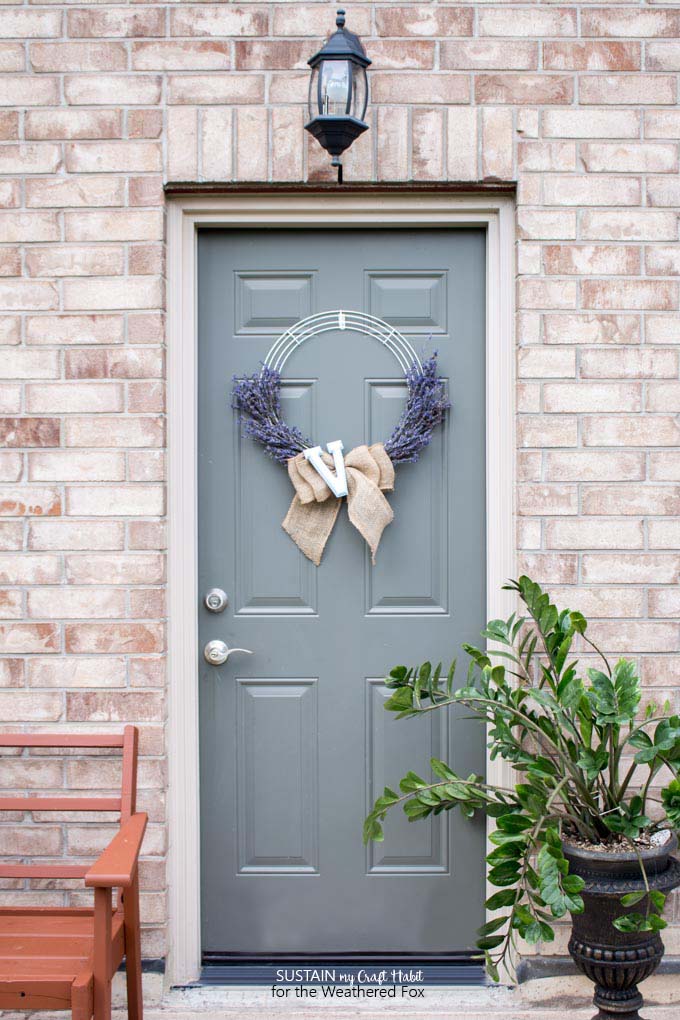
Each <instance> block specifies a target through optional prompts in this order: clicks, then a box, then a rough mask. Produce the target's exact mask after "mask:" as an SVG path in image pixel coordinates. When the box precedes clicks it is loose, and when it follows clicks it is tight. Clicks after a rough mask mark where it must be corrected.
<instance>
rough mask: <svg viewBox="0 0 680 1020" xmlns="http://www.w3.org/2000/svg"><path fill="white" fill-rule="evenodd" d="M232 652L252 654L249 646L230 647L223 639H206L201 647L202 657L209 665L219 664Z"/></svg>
mask: <svg viewBox="0 0 680 1020" xmlns="http://www.w3.org/2000/svg"><path fill="white" fill-rule="evenodd" d="M234 652H243V654H244V655H252V654H253V653H252V652H251V651H250V649H249V648H230V647H229V645H227V644H225V643H224V641H208V643H207V645H206V646H205V648H204V649H203V657H204V659H205V661H206V662H209V663H210V665H211V666H221V665H222V664H223V663H225V662H226V661H227V659H228V658H229V656H230V655H233V654H234Z"/></svg>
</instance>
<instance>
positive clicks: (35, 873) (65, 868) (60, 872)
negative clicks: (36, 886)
mask: <svg viewBox="0 0 680 1020" xmlns="http://www.w3.org/2000/svg"><path fill="white" fill-rule="evenodd" d="M89 870H90V869H89V868H88V867H87V866H83V865H80V864H0V878H85V875H86V874H87V873H88V871H89Z"/></svg>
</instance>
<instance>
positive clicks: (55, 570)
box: [0, 0, 680, 956]
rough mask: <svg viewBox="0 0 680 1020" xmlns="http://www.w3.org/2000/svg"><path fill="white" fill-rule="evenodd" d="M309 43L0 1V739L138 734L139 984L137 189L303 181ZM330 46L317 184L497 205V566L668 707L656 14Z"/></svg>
mask: <svg viewBox="0 0 680 1020" xmlns="http://www.w3.org/2000/svg"><path fill="white" fill-rule="evenodd" d="M333 15H334V8H333V7H331V6H330V5H328V4H325V3H311V4H296V3H288V2H281V3H271V4H260V3H242V4H232V3H222V4H210V3H196V4H192V3H184V2H178V3H168V4H165V3H158V4H154V3H144V2H143V0H142V2H140V3H130V4H127V5H124V4H113V5H109V4H107V3H99V2H96V3H95V2H93V3H91V4H89V5H88V4H86V3H81V4H78V3H73V4H70V3H67V2H64V3H61V2H60V0H56V2H50V0H45V2H44V3H43V4H41V3H39V2H38V3H30V4H19V3H17V4H14V3H12V2H11V0H10V2H6V0H2V2H1V4H0V104H2V107H1V112H0V175H1V176H0V242H1V243H0V309H1V310H2V313H3V314H2V318H1V319H0V343H2V344H3V345H4V346H3V347H2V351H1V355H0V375H1V376H2V381H0V442H1V443H2V447H3V449H2V451H1V452H0V483H1V484H0V515H2V516H1V518H0V549H1V550H2V551H1V552H0V584H1V586H2V588H1V590H0V612H1V615H2V617H4V618H5V620H4V622H3V624H2V625H1V626H0V653H1V654H2V658H1V659H0V718H1V719H2V720H3V721H4V722H9V723H10V724H11V725H17V726H21V725H23V724H24V723H30V724H31V725H32V726H36V725H43V724H44V725H47V726H53V725H54V724H56V723H59V724H62V725H64V726H77V725H90V726H97V727H99V726H105V725H108V724H111V725H112V726H116V727H119V725H120V723H121V722H123V721H135V722H139V723H140V724H142V725H143V741H142V743H143V747H142V750H143V753H144V755H145V761H144V764H143V767H142V772H141V784H142V787H143V793H142V799H143V802H144V804H145V806H146V807H147V808H149V809H150V810H151V811H152V812H153V823H152V826H151V830H150V832H151V834H150V837H149V841H148V843H147V852H146V861H145V866H144V873H143V879H144V904H143V914H144V916H145V917H146V919H147V931H146V933H145V951H146V953H147V955H151V956H158V955H161V954H162V953H163V951H164V929H163V920H164V894H163V889H164V879H163V867H162V859H163V853H164V849H165V833H164V828H163V789H164V769H163V724H164V717H165V704H164V695H163V684H164V669H163V653H164V648H165V646H164V627H163V618H164V611H165V610H164V590H163V580H164V562H163V548H164V529H163V520H162V519H163V512H164V488H163V480H164V457H163V446H164V427H163V426H164V422H163V408H164V404H163V398H164V394H163V341H164V326H163V310H162V309H163V273H164V244H163V238H164V214H163V187H162V186H163V181H164V178H165V179H169V180H174V181H180V180H181V181H270V180H273V181H300V180H318V179H331V171H330V167H329V165H328V159H327V157H326V155H325V154H324V153H323V152H322V151H321V150H320V149H319V147H318V146H317V145H316V143H315V142H313V141H311V139H309V138H307V136H303V132H302V124H303V116H304V114H303V103H304V98H305V95H306V87H307V70H306V65H305V61H306V59H307V57H308V56H309V55H310V54H311V53H313V52H314V51H315V49H316V47H317V44H318V43H319V41H320V40H321V39H322V38H323V37H324V36H325V35H326V34H327V32H328V31H329V29H330V28H332V26H333ZM348 26H349V27H350V28H352V29H354V30H355V31H357V32H359V33H360V34H361V35H362V37H363V38H364V40H365V42H366V44H367V48H368V51H369V53H370V56H371V57H372V58H373V61H374V63H373V68H372V73H371V84H372V98H373V102H372V106H371V114H370V116H371V120H372V130H371V131H370V132H368V133H367V134H365V135H363V136H362V138H361V139H360V140H359V141H358V142H357V143H356V144H355V145H354V147H353V148H352V149H351V150H350V152H349V154H348V157H347V159H346V163H345V173H346V179H347V180H350V181H351V180H363V179H368V180H378V181H404V180H416V181H438V180H454V181H471V182H474V181H481V180H485V179H486V180H494V181H497V180H516V181H517V236H518V243H517V265H518V282H517V301H518V317H517V342H518V377H519V381H518V390H517V405H518V413H519V424H518V439H519V451H518V477H519V487H518V544H519V548H520V549H521V550H522V566H523V567H524V568H525V569H527V570H529V571H530V572H531V573H532V574H533V575H534V576H535V577H536V578H537V579H539V580H542V581H544V582H546V583H549V584H550V585H551V586H553V588H554V590H555V591H556V594H558V596H559V597H560V598H564V599H567V600H568V601H569V603H570V604H572V605H575V606H578V607H579V608H581V609H583V610H584V611H585V612H586V613H589V614H591V615H592V616H593V617H595V618H597V622H596V623H595V625H594V630H595V632H596V633H597V636H598V637H599V641H600V643H601V644H602V645H604V646H605V647H606V648H607V649H608V650H609V651H611V652H613V653H618V652H623V653H626V654H630V655H633V656H635V657H637V658H638V659H639V660H640V663H641V669H642V673H643V676H644V678H645V680H646V682H647V683H648V685H649V686H650V688H652V689H653V691H654V694H655V695H657V696H662V695H663V694H665V693H668V694H669V696H670V697H671V699H672V700H674V701H676V702H677V693H676V685H677V681H678V678H679V675H680V657H678V655H677V654H676V653H677V649H678V625H679V624H678V621H679V618H680V596H679V595H678V588H677V580H678V574H679V572H680V554H678V551H677V547H678V545H680V523H679V522H678V520H677V514H678V510H679V509H680V452H678V439H679V437H680V427H679V425H678V417H677V412H678V400H679V396H680V382H679V380H678V341H679V340H680V317H679V316H680V313H679V308H678V300H679V294H678V286H679V284H678V280H679V278H680V248H678V246H677V243H676V242H677V237H678V221H677V207H678V206H679V205H680V184H679V183H678V140H677V139H678V136H679V134H680V110H678V108H677V99H678V92H677V90H678V71H680V42H679V41H678V37H680V6H678V7H674V6H673V5H672V3H666V2H664V0H659V2H655V0H649V2H648V3H647V2H644V0H641V2H629V3H607V4H600V5H597V4H593V5H591V4H586V3H578V2H571V3H570V2H564V3H553V2H533V3H530V2H525V3H515V2H514V0H505V2H503V0H496V2H493V0H488V2H487V0H479V2H477V3H468V4H465V3H461V4H438V3H430V2H428V3H413V4H410V5H406V6H395V5H392V4H388V3H380V2H378V3H375V4H370V5H369V4H360V3H359V4H356V5H355V6H352V7H350V8H349V10H348ZM98 775H99V777H97V774H94V779H95V781H98V782H99V783H100V785H102V786H106V784H107V783H108V782H109V781H110V777H109V776H108V773H107V772H106V771H103V772H101V773H100V774H98ZM88 776H89V777H90V778H92V777H93V773H92V772H90V773H88ZM3 837H4V839H5V840H8V839H9V838H10V837H9V836H8V835H7V832H6V831H5V833H3ZM5 846H7V843H5ZM61 847H62V844H61V843H60V844H59V847H57V846H56V844H55V845H54V846H52V844H50V846H49V847H48V848H46V851H45V852H46V853H47V854H51V853H55V852H60V848H61ZM83 847H84V844H83V842H82V840H81V841H80V842H78V841H77V840H76V843H75V846H73V847H71V849H73V850H75V852H85V851H84V849H83ZM9 848H10V849H11V847H9ZM6 884H9V885H11V883H6ZM17 884H18V883H17ZM39 893H40V896H42V897H43V899H44V900H45V901H46V902H51V901H53V900H54V898H55V897H56V896H57V895H58V894H57V893H55V892H54V891H53V890H51V889H49V888H44V889H41V890H40V891H39ZM13 895H14V894H13ZM16 895H20V891H17V893H16ZM3 896H4V894H3ZM666 942H667V945H668V946H669V949H671V950H675V951H676V952H677V951H678V949H679V948H680V938H679V937H678V935H673V934H671V935H670V936H669V937H668V938H667V939H666Z"/></svg>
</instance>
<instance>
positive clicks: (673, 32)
mask: <svg viewBox="0 0 680 1020" xmlns="http://www.w3.org/2000/svg"><path fill="white" fill-rule="evenodd" d="M581 31H582V33H583V35H585V36H624V37H628V38H632V39H634V38H636V37H637V36H643V37H647V38H654V37H655V36H678V35H680V12H678V11H677V10H674V11H660V10H657V11H653V10H652V11H650V10H639V9H637V10H636V9H633V10H626V9H625V8H620V7H619V8H615V9H609V8H607V7H599V8H597V7H594V8H585V9H584V10H583V12H582V15H581Z"/></svg>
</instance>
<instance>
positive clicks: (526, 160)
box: [517, 141, 576, 171]
mask: <svg viewBox="0 0 680 1020" xmlns="http://www.w3.org/2000/svg"><path fill="white" fill-rule="evenodd" d="M517 161H518V164H519V167H520V169H521V170H537V171H544V170H575V169H576V145H575V143H574V142H544V141H530V142H520V143H519V146H518V150H517Z"/></svg>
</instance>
